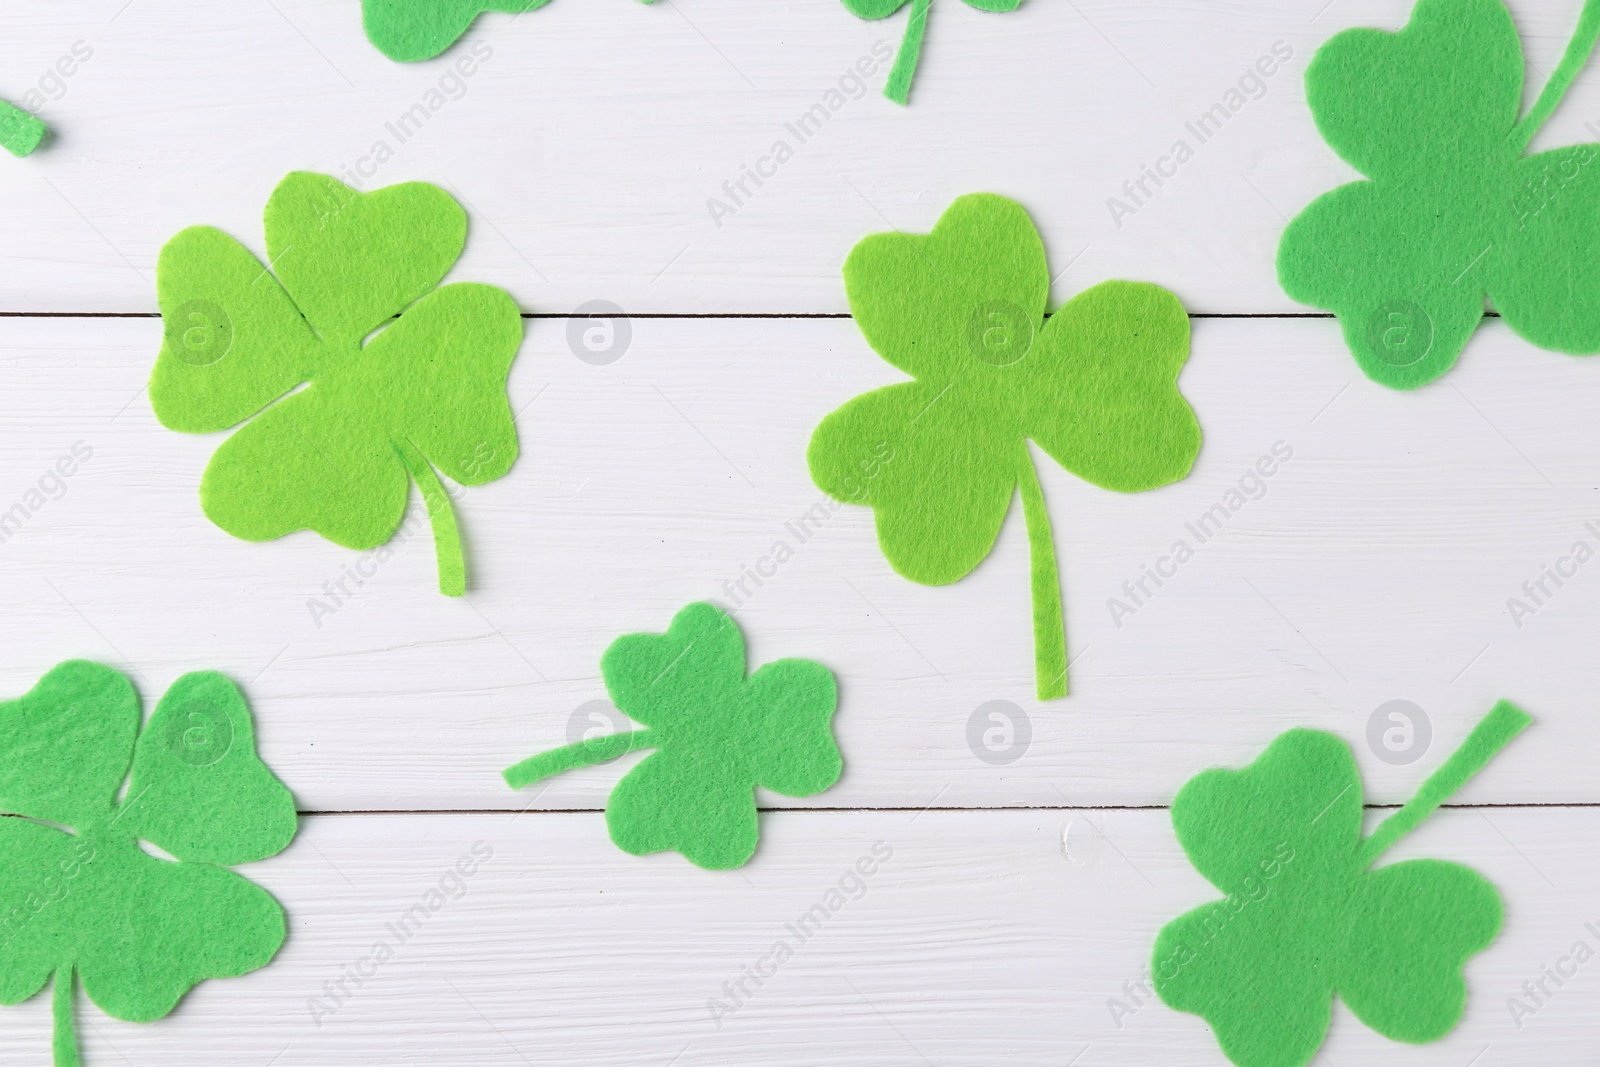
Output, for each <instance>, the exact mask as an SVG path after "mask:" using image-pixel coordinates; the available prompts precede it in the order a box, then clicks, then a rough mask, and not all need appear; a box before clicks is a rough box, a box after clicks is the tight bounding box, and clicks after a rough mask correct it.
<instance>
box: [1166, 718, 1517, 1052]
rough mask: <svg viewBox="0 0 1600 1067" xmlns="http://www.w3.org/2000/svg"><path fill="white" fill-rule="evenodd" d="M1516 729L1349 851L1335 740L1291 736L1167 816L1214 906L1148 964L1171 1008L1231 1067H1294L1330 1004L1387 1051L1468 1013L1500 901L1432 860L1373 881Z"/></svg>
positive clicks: (1350, 792) (1493, 722)
mask: <svg viewBox="0 0 1600 1067" xmlns="http://www.w3.org/2000/svg"><path fill="white" fill-rule="evenodd" d="M1529 721H1530V720H1529V718H1528V716H1527V715H1526V714H1524V713H1523V712H1522V711H1520V710H1518V709H1517V708H1515V707H1513V706H1512V705H1511V704H1509V703H1506V702H1505V701H1501V702H1500V703H1499V704H1498V705H1496V706H1495V708H1494V710H1493V711H1491V712H1490V713H1489V715H1488V716H1487V717H1486V718H1485V719H1484V720H1483V721H1482V722H1480V723H1479V724H1478V726H1477V728H1476V729H1474V730H1473V732H1472V734H1471V735H1470V736H1469V737H1468V738H1467V740H1466V741H1465V742H1463V743H1462V745H1461V747H1460V748H1458V749H1457V750H1456V751H1455V752H1454V753H1453V754H1452V755H1451V756H1450V758H1449V759H1448V760H1446V761H1445V763H1444V765H1443V766H1441V767H1440V768H1439V769H1438V770H1437V771H1435V772H1434V773H1433V775H1432V776H1431V777H1429V778H1428V780H1427V781H1426V782H1424V783H1423V785H1422V788H1421V789H1420V790H1418V792H1417V795H1416V796H1415V797H1413V798H1412V799H1411V800H1410V801H1409V802H1408V803H1407V804H1406V805H1405V806H1404V807H1402V808H1401V809H1400V810H1399V811H1397V812H1395V813H1394V814H1393V815H1391V816H1389V817H1388V818H1387V819H1385V820H1384V821H1383V822H1382V823H1381V824H1379V826H1378V827H1377V829H1375V830H1374V831H1373V832H1372V835H1371V836H1370V837H1366V838H1363V837H1362V836H1361V818H1362V791H1361V778H1360V776H1359V774H1358V773H1357V771H1356V765H1355V760H1354V759H1352V758H1351V755H1350V750H1349V748H1347V747H1346V746H1345V744H1344V742H1342V741H1340V740H1339V739H1338V738H1337V737H1334V736H1333V735H1332V734H1326V733H1320V732H1318V731H1315V730H1290V731H1289V732H1288V733H1286V734H1283V735H1282V736H1281V737H1279V738H1278V739H1277V740H1276V741H1274V742H1273V743H1272V744H1271V745H1270V746H1269V747H1268V748H1267V750H1266V752H1264V753H1262V755H1261V756H1260V757H1259V758H1258V759H1257V760H1256V761H1255V762H1254V763H1252V764H1250V766H1248V767H1246V768H1245V769H1244V770H1242V771H1227V770H1212V771H1206V772H1205V773H1203V774H1200V775H1198V776H1196V777H1195V778H1194V779H1193V780H1191V781H1190V782H1189V783H1188V784H1187V785H1185V786H1184V787H1183V789H1182V790H1181V791H1180V792H1179V793H1178V796H1177V798H1176V799H1175V800H1174V801H1173V802H1172V825H1173V828H1174V829H1175V830H1176V831H1177V834H1178V841H1179V843H1180V844H1182V845H1183V850H1184V852H1185V853H1186V854H1187V855H1188V857H1189V861H1190V862H1191V863H1193V864H1194V866H1195V869H1196V870H1197V871H1199V872H1200V873H1201V874H1202V875H1204V876H1205V877H1206V879H1207V880H1208V881H1210V882H1211V884H1212V885H1214V886H1216V887H1217V888H1218V889H1220V890H1222V891H1223V892H1224V893H1226V894H1227V897H1226V898H1225V899H1223V900H1219V901H1215V902H1213V903H1210V904H1204V905H1201V906H1200V907H1198V908H1196V909H1195V910H1193V911H1191V912H1189V913H1188V914H1186V915H1182V916H1179V917H1178V918H1176V919H1174V920H1173V921H1172V922H1170V923H1168V924H1167V926H1166V927H1165V928H1164V929H1163V930H1162V931H1161V934H1160V936H1159V937H1158V938H1157V939H1156V946H1155V954H1154V957H1153V960H1152V963H1151V968H1152V972H1153V975H1154V979H1155V987H1156V992H1157V994H1158V995H1159V996H1160V997H1161V999H1162V1000H1163V1001H1165V1002H1166V1003H1167V1005H1168V1006H1169V1007H1172V1008H1175V1009H1177V1010H1178V1011H1186V1012H1193V1013H1194V1014H1196V1015H1199V1016H1201V1017H1202V1018H1204V1019H1205V1020H1206V1022H1208V1023H1210V1024H1211V1028H1212V1030H1213V1031H1214V1032H1215V1033H1216V1037H1217V1042H1218V1043H1219V1044H1220V1045H1221V1046H1222V1051H1223V1052H1224V1053H1226V1054H1227V1056H1228V1058H1229V1059H1230V1060H1232V1061H1233V1062H1234V1063H1236V1064H1238V1065H1239V1067H1301V1065H1303V1064H1308V1063H1310V1062H1311V1061H1312V1058H1313V1057H1315V1056H1316V1054H1317V1049H1318V1048H1319V1047H1320V1046H1321V1045H1322V1040H1323V1037H1324V1035H1325V1034H1326V1033H1327V1030H1328V1023H1329V1020H1330V1018H1331V1016H1332V1011H1333V999H1334V997H1335V996H1337V997H1338V998H1339V999H1341V1000H1343V1001H1344V1002H1345V1003H1346V1004H1347V1005H1349V1007H1350V1010H1351V1011H1353V1012H1354V1013H1355V1014H1356V1017H1357V1018H1359V1019H1360V1020H1361V1021H1362V1022H1364V1023H1366V1024H1367V1025H1368V1026H1370V1027H1372V1028H1373V1029H1374V1030H1376V1031H1378V1032H1379V1033H1380V1034H1383V1035H1384V1036H1385V1037H1388V1038H1391V1039H1393V1040H1396V1041H1406V1042H1411V1043H1421V1042H1425V1041H1436V1040H1438V1039H1439V1038H1441V1037H1443V1036H1444V1035H1445V1034H1447V1033H1449V1032H1450V1030H1451V1029H1452V1028H1454V1026H1455V1025H1456V1023H1457V1022H1459V1021H1460V1019H1461V1016H1462V1013H1463V1012H1464V1010H1465V1008H1466V999H1467V986H1466V980H1465V978H1464V977H1463V974H1462V968H1463V967H1464V965H1465V964H1466V961H1467V960H1468V959H1470V958H1471V957H1472V956H1473V955H1474V954H1476V953H1478V952H1481V951H1482V950H1483V949H1485V948H1487V947H1488V946H1489V943H1490V942H1491V941H1493V940H1494V938H1495V935H1496V934H1497V933H1499V931H1500V920H1501V906H1500V894H1499V893H1498V892H1496V891H1495V888H1494V887H1493V886H1492V885H1490V884H1489V883H1488V882H1487V881H1485V880H1484V879H1483V877H1482V876H1480V875H1479V874H1478V873H1477V872H1476V871H1473V870H1470V869H1469V868H1466V867H1463V866H1461V865H1459V864H1455V863H1446V862H1444V861H1442V860H1409V861H1406V862H1404V863H1392V864H1388V865H1386V866H1382V867H1378V868H1376V869H1374V868H1373V864H1374V863H1375V862H1376V861H1377V859H1378V857H1379V856H1381V855H1382V854H1383V853H1384V852H1385V851H1387V850H1388V849H1389V847H1390V846H1392V845H1393V844H1394V843H1395V842H1396V841H1398V840H1399V839H1400V838H1401V837H1402V836H1404V835H1405V834H1406V833H1408V832H1410V831H1411V830H1413V829H1415V828H1416V826H1417V825H1418V824H1419V823H1421V822H1422V821H1423V820H1424V819H1426V818H1427V817H1428V816H1429V815H1431V814H1432V813H1433V811H1434V809H1436V808H1437V807H1438V806H1439V805H1440V804H1442V803H1443V802H1444V801H1445V800H1446V799H1448V798H1449V797H1450V796H1451V795H1452V794H1454V793H1455V792H1456V791H1457V790H1459V789H1460V788H1461V787H1462V786H1463V785H1465V784H1466V782H1467V779H1469V778H1471V777H1472V776H1473V775H1474V774H1476V773H1477V772H1478V771H1479V770H1481V769H1482V768H1483V767H1484V765H1485V764H1487V763H1488V762H1489V760H1490V759H1492V758H1493V757H1494V755H1495V753H1497V752H1498V751H1499V750H1500V749H1501V748H1503V747H1504V746H1505V745H1506V744H1507V743H1508V742H1509V741H1510V740H1511V739H1512V738H1513V737H1515V736H1516V735H1517V733H1518V732H1520V731H1521V730H1522V729H1523V727H1525V726H1527V724H1528V723H1529Z"/></svg>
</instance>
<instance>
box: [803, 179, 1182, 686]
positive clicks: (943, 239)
mask: <svg viewBox="0 0 1600 1067" xmlns="http://www.w3.org/2000/svg"><path fill="white" fill-rule="evenodd" d="M844 278H845V288H846V290H847V291H848V294H849V298H850V310H851V313H852V314H853V315H854V316H855V320H856V324H857V325H858V326H860V328H861V332H862V333H863V334H865V335H866V339H867V341H868V342H869V343H870V344H871V345H872V347H873V348H874V349H876V350H877V352H878V353H879V355H881V356H882V357H883V358H884V359H885V360H887V361H888V362H889V363H891V364H893V365H894V366H895V367H897V368H899V369H900V370H902V371H905V372H906V373H907V374H910V375H912V376H913V377H914V378H915V379H916V380H915V381H911V382H906V383H903V384H899V385H890V386H887V387H885V388H882V389H878V390H875V391H873V392H870V393H866V394H864V395H862V396H859V397H856V398H855V399H854V400H852V401H850V402H849V403H847V404H845V405H844V406H843V407H841V408H839V409H838V410H837V411H834V412H833V413H832V414H830V415H829V416H828V417H827V418H825V419H824V420H823V421H822V423H821V425H819V426H818V427H817V429H816V432H815V433H814V434H813V436H812V438H811V444H810V448H809V451H808V454H807V461H808V463H809V464H810V468H811V477H812V479H813V480H814V481H815V482H816V484H817V486H818V487H819V488H821V489H822V490H823V491H824V492H826V493H827V494H828V495H829V496H831V497H833V498H835V499H836V500H841V501H844V502H846V503H852V504H864V505H866V506H868V507H871V508H872V509H873V511H874V513H875V516H876V520H877V528H878V541H879V544H880V545H881V547H882V549H883V553H884V556H885V557H887V559H888V560H889V563H890V565H891V566H893V567H894V569H895V570H896V571H897V572H899V573H900V574H902V575H904V576H905V577H907V578H910V579H911V580H912V581H915V582H921V583H923V584H925V585H947V584H949V583H951V582H954V581H957V580H958V579H960V578H963V577H965V576H966V575H967V574H969V573H971V572H972V570H973V569H974V568H976V567H977V566H978V564H979V563H980V562H982V561H983V559H984V558H985V557H987V556H988V554H989V552H990V550H991V549H992V548H993V547H994V543H995V538H996V537H997V536H998V535H999V532H1000V525H1001V523H1002V521H1003V520H1004V519H1005V516H1006V512H1007V511H1008V510H1009V509H1010V507H1011V499H1012V496H1013V495H1014V494H1015V493H1016V491H1017V489H1018V487H1019V485H1020V487H1021V490H1022V500H1023V510H1024V514H1025V516H1026V518H1027V523H1028V539H1029V545H1030V551H1031V556H1032V560H1033V574H1032V590H1033V605H1034V632H1035V675H1036V684H1037V690H1038V694H1039V698H1040V699H1041V700H1049V699H1056V698H1059V697H1062V696H1065V695H1066V692H1067V670H1066V667H1067V657H1066V637H1065V631H1064V625H1063V621H1062V611H1061V586H1060V582H1059V580H1058V579H1057V576H1056V561H1055V549H1054V547H1053V544H1052V535H1051V531H1050V520H1049V514H1048V512H1047V511H1046V509H1045V506H1044V497H1043V493H1042V491H1041V490H1040V488H1039V482H1038V475H1037V473H1036V471H1035V469H1034V466H1033V458H1032V455H1031V454H1030V451H1029V447H1028V442H1029V441H1030V440H1031V441H1032V442H1033V443H1034V444H1036V445H1037V446H1038V447H1039V448H1041V449H1042V450H1043V451H1044V452H1045V454H1047V455H1048V456H1050V458H1052V459H1054V460H1055V461H1056V462H1057V463H1059V464H1061V466H1063V467H1065V468H1066V469H1067V470H1069V471H1072V472H1073V473H1074V474H1076V475H1078V476H1079V477H1080V478H1083V479H1085V480H1086V481H1089V482H1092V483H1093V484H1095V485H1097V486H1100V487H1102V488H1105V489H1111V490H1115V491H1117V492H1123V493H1135V492H1141V491H1144V490H1148V489H1154V488H1157V487H1158V486H1163V485H1167V484H1170V483H1172V482H1175V481H1178V480H1180V479H1182V478H1183V477H1185V476H1186V475H1187V474H1188V473H1189V470H1190V468H1191V467H1192V466H1193V465H1194V461H1195V457H1196V456H1197V455H1198V454H1199V451H1200V425H1199V423H1198V422H1197V421H1196V419H1195V415H1194V411H1193V410H1192V409H1191V408H1190V407H1189V404H1188V402H1187V401H1185V400H1184V398H1183V395H1182V394H1181V393H1180V392H1179V391H1178V386H1177V378H1178V374H1179V372H1180V370H1181V369H1182V367H1183V364H1184V362H1185V361H1186V360H1187V359H1188V355H1189V319H1188V316H1187V315H1186V313H1185V312H1184V310H1183V307H1182V306H1181V305H1180V304H1179V303H1178V300H1177V298H1176V297H1175V296H1173V295H1172V294H1171V293H1169V292H1167V291H1166V290H1165V289H1162V288H1160V287H1159V286H1155V285H1147V284H1143V283H1137V282H1104V283H1102V284H1100V285H1097V286H1095V287H1093V288H1092V289H1089V290H1087V291H1085V292H1083V293H1080V294H1078V295H1077V296H1075V297H1073V298H1072V299H1071V300H1069V301H1068V302H1067V303H1066V304H1065V305H1064V306H1062V307H1061V308H1060V310H1058V311H1057V312H1056V313H1055V314H1053V315H1051V316H1049V318H1048V319H1046V317H1045V306H1046V302H1047V301H1048V299H1049V295H1050V269H1049V266H1048V264H1047V263H1046V260H1045V251H1044V245H1043V243H1042V242H1041V241H1040V239H1039V234H1038V231H1037V230H1035V229H1034V226H1033V222H1032V220H1031V219H1029V217H1028V213H1027V212H1026V211H1024V210H1023V208H1022V206H1021V205H1019V204H1017V203H1016V202H1015V201H1012V200H1008V199H1006V198H1005V197H1002V196H995V195H992V194H975V195H971V196H963V197H961V198H960V199H958V200H957V201H956V202H955V203H954V204H952V205H951V206H950V208H949V210H947V211H946V212H945V213H944V215H943V216H942V217H941V218H940V219H939V221H938V223H937V224H936V225H935V226H934V229H933V233H932V234H930V235H927V236H921V235H907V234H901V233H894V234H876V235H873V236H871V237H868V238H866V239H864V240H863V241H861V242H860V243H859V244H858V245H856V247H855V249H854V250H853V251H852V252H851V253H850V256H849V258H848V259H847V260H846V261H845V266H844Z"/></svg>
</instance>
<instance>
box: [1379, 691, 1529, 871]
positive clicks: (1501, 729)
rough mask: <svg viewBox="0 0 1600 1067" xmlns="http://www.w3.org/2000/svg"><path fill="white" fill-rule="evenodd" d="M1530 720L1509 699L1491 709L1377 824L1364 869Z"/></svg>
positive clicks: (1461, 784) (1455, 789)
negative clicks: (1411, 794)
mask: <svg viewBox="0 0 1600 1067" xmlns="http://www.w3.org/2000/svg"><path fill="white" fill-rule="evenodd" d="M1532 721H1533V719H1532V717H1531V716H1529V715H1528V713H1527V712H1525V711H1523V710H1522V709H1521V708H1519V707H1517V706H1516V705H1515V704H1513V703H1511V702H1510V701H1509V700H1502V701H1500V703H1498V704H1496V705H1495V706H1494V710H1493V711H1491V712H1489V714H1488V715H1486V716H1484V718H1483V721H1482V722H1480V723H1478V725H1477V726H1475V727H1473V730H1472V733H1470V734H1468V735H1467V739H1466V740H1465V741H1463V742H1461V747H1460V748H1457V749H1456V750H1455V751H1454V752H1452V753H1451V754H1450V758H1449V759H1447V760H1445V761H1444V765H1443V766H1441V767H1440V768H1439V769H1438V770H1436V771H1434V772H1433V773H1432V774H1430V775H1429V776H1428V780H1427V781H1425V782H1423V783H1422V788H1421V789H1418V790H1417V795H1416V796H1414V797H1412V798H1411V799H1410V800H1408V801H1406V803H1405V806H1404V807H1402V808H1401V809H1400V810H1399V811H1397V812H1395V813H1394V814H1393V815H1391V816H1389V817H1388V818H1387V819H1385V820H1383V822H1381V823H1379V824H1378V828H1377V829H1376V830H1373V831H1372V836H1371V837H1369V838H1367V839H1366V840H1365V841H1363V842H1362V843H1361V849H1360V852H1359V853H1358V855H1359V856H1360V858H1361V866H1362V867H1363V868H1365V867H1366V866H1368V865H1369V864H1371V863H1372V862H1373V861H1374V860H1376V859H1377V858H1378V857H1379V856H1380V855H1382V854H1383V853H1384V852H1386V851H1388V849H1389V847H1390V846H1391V845H1393V844H1394V843H1395V842H1396V841H1398V840H1400V839H1401V838H1402V837H1404V836H1405V835H1406V834H1408V833H1410V832H1411V831H1412V830H1415V829H1416V828H1417V826H1418V825H1419V824H1420V823H1421V822H1422V820H1423V819H1426V818H1427V817H1428V816H1429V815H1432V814H1433V812H1434V809H1435V808H1437V807H1438V806H1439V805H1440V804H1443V803H1444V802H1445V801H1446V800H1448V799H1450V797H1451V796H1452V795H1454V794H1455V793H1456V791H1457V790H1459V789H1460V788H1461V787H1462V786H1464V785H1466V784H1467V780H1468V779H1469V778H1471V777H1472V776H1473V775H1475V774H1477V773H1478V772H1479V771H1481V770H1483V768H1484V766H1485V765H1486V764H1488V762H1489V761H1490V760H1491V759H1493V758H1494V757H1495V754H1496V753H1498V752H1499V751H1500V750H1501V749H1502V748H1504V747H1505V746H1506V745H1507V744H1509V743H1510V741H1511V739H1512V738H1513V737H1516V736H1517V735H1518V734H1519V733H1521V732H1522V730H1523V728H1524V727H1526V726H1527V725H1528V724H1529V723H1530V722H1532Z"/></svg>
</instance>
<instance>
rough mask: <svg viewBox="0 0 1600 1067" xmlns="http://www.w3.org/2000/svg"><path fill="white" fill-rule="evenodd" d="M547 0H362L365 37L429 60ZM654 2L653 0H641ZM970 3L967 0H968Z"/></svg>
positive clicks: (403, 55)
mask: <svg viewBox="0 0 1600 1067" xmlns="http://www.w3.org/2000/svg"><path fill="white" fill-rule="evenodd" d="M549 2H550V0H361V21H362V24H363V25H364V26H365V27H366V31H367V39H368V40H369V41H371V42H372V43H373V44H374V45H376V46H377V48H378V51H380V52H382V53H383V54H384V55H386V56H388V57H389V58H390V59H395V60H399V61H400V62H402V63H413V62H416V61H418V60H422V59H432V58H433V57H434V56H437V55H439V54H440V53H441V52H443V51H444V50H445V49H447V48H449V47H450V46H451V45H453V44H455V43H456V42H457V41H459V40H460V39H461V35H462V34H464V33H466V32H467V29H468V27H470V26H471V25H472V23H473V22H474V20H476V19H477V17H478V16H479V15H481V14H483V13H484V12H486V11H499V12H504V13H505V14H508V15H521V14H524V13H526V12H529V11H537V10H538V9H539V8H541V7H543V6H544V5H546V4H548V3H549ZM643 2H644V3H647V4H648V3H653V2H654V0H643ZM969 2H970V0H969Z"/></svg>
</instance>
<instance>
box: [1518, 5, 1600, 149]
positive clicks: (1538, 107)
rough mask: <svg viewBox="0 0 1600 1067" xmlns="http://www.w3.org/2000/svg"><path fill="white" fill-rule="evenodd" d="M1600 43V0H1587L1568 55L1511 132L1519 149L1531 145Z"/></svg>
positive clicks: (1579, 17)
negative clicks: (1534, 136)
mask: <svg viewBox="0 0 1600 1067" xmlns="http://www.w3.org/2000/svg"><path fill="white" fill-rule="evenodd" d="M1597 43H1600V0H1586V3H1585V4H1584V5H1583V14H1581V15H1579V16H1578V28H1577V30H1576V31H1575V32H1574V33H1573V35H1572V41H1571V43H1570V44H1568V45H1567V51H1566V54H1565V55H1563V56H1562V57H1561V63H1560V64H1559V65H1558V66H1557V67H1556V71H1555V73H1554V74H1552V75H1550V81H1549V82H1547V83H1546V84H1545V87H1544V92H1542V93H1540V94H1539V99H1538V100H1537V101H1535V102H1534V105H1533V110H1531V111H1529V112H1528V114H1527V117H1526V118H1524V119H1523V120H1522V121H1521V122H1519V123H1517V125H1516V127H1515V128H1514V129H1513V130H1512V131H1511V143H1512V144H1513V145H1515V146H1516V149H1517V151H1518V152H1521V151H1522V150H1523V149H1525V148H1527V147H1528V142H1530V141H1532V140H1533V135H1534V134H1536V133H1538V132H1539V127H1541V126H1543V125H1544V123H1545V120H1546V119H1548V118H1549V117H1550V116H1551V115H1553V114H1554V113H1555V110H1556V108H1557V107H1558V106H1559V105H1560V104H1561V98H1562V97H1564V96H1566V94H1567V90H1568V89H1570V88H1571V87H1572V83H1573V81H1574V80H1575V79H1576V78H1577V77H1578V73H1579V72H1580V71H1582V70H1583V67H1584V64H1585V63H1587V62H1589V56H1590V54H1591V53H1593V52H1594V47H1595V45H1596V44H1597Z"/></svg>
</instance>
